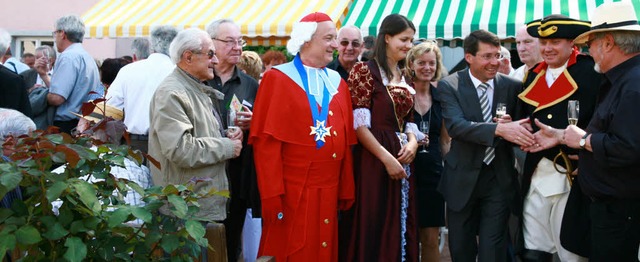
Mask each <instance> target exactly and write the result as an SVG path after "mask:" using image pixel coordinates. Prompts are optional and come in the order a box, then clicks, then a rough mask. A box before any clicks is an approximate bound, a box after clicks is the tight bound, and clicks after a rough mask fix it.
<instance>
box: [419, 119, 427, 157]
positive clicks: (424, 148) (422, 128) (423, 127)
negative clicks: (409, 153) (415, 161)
mask: <svg viewBox="0 0 640 262" xmlns="http://www.w3.org/2000/svg"><path fill="white" fill-rule="evenodd" d="M420 132H422V133H423V134H424V135H425V136H426V137H425V140H426V139H428V138H429V121H428V120H427V121H424V120H423V121H420ZM427 146H429V142H427V143H425V144H423V145H422V150H420V153H429V151H428V150H427Z"/></svg>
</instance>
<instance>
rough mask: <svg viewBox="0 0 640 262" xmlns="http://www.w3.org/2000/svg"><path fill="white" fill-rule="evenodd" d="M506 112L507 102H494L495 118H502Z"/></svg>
mask: <svg viewBox="0 0 640 262" xmlns="http://www.w3.org/2000/svg"><path fill="white" fill-rule="evenodd" d="M506 114H507V104H506V103H497V104H496V118H502V117H503V116H504V115H506Z"/></svg>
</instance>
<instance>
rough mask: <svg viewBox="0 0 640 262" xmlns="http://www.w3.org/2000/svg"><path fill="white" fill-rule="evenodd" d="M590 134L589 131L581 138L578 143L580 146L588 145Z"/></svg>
mask: <svg viewBox="0 0 640 262" xmlns="http://www.w3.org/2000/svg"><path fill="white" fill-rule="evenodd" d="M588 136H589V133H585V134H584V136H582V138H580V142H579V143H578V145H580V148H582V149H584V147H585V146H586V145H587V137H588Z"/></svg>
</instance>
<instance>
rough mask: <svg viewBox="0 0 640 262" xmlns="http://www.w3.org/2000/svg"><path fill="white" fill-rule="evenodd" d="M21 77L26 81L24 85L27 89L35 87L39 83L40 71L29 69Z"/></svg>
mask: <svg viewBox="0 0 640 262" xmlns="http://www.w3.org/2000/svg"><path fill="white" fill-rule="evenodd" d="M20 75H21V76H22V78H23V79H24V85H25V88H26V89H29V88H31V87H33V85H35V84H36V81H38V71H36V70H35V69H29V70H27V71H24V72H22V73H20Z"/></svg>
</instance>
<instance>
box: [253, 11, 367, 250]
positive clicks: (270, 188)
mask: <svg viewBox="0 0 640 262" xmlns="http://www.w3.org/2000/svg"><path fill="white" fill-rule="evenodd" d="M336 36H337V31H336V26H335V24H334V23H333V21H331V18H330V17H329V16H328V15H326V14H324V13H319V12H316V13H312V14H309V15H307V16H305V17H303V18H302V20H301V21H300V22H299V23H295V24H294V25H293V30H292V32H291V40H289V42H288V43H287V49H288V51H289V52H290V53H291V54H293V55H295V58H294V60H293V61H292V62H290V63H286V64H282V65H279V66H276V67H273V68H272V70H269V71H267V72H266V73H265V74H264V77H263V78H262V82H260V87H259V88H258V95H257V97H256V102H255V107H254V109H255V110H254V114H253V120H252V123H251V130H250V135H249V143H250V144H252V145H253V147H254V159H255V165H256V171H257V177H258V188H259V190H260V198H261V200H262V221H263V230H262V241H261V242H260V251H259V255H260V256H262V255H269V256H275V257H276V261H338V243H337V242H338V223H337V222H338V221H337V219H338V212H337V211H338V209H341V210H346V209H348V208H349V207H350V206H351V205H352V204H353V202H354V199H355V193H354V181H353V168H352V167H353V163H352V160H351V159H352V158H351V149H350V146H351V145H353V144H355V143H356V137H355V131H354V129H353V113H352V112H353V111H352V109H351V95H350V93H349V90H348V87H347V84H346V83H345V81H344V80H342V78H340V74H338V72H336V71H333V70H331V69H327V68H326V66H327V64H329V62H331V61H332V60H333V52H334V51H335V50H336V48H338V43H337V41H336Z"/></svg>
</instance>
